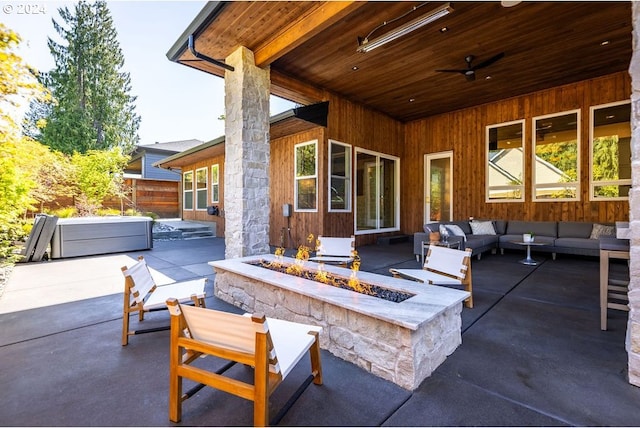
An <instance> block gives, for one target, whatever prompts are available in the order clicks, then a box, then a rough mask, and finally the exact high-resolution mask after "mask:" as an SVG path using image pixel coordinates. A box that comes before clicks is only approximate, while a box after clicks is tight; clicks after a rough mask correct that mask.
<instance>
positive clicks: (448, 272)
mask: <svg viewBox="0 0 640 428" xmlns="http://www.w3.org/2000/svg"><path fill="white" fill-rule="evenodd" d="M471 252H472V250H471V248H467V249H466V250H464V251H462V250H456V249H453V248H446V247H441V246H438V245H433V244H432V245H429V251H428V253H427V256H426V257H425V259H424V266H423V268H422V269H389V272H391V274H392V275H393V276H394V277H397V278H407V279H411V280H414V281H420V282H424V283H427V284H435V285H462V286H463V287H464V290H465V291H468V292H469V298H467V299H466V300H465V306H466V307H467V308H473V284H472V278H471Z"/></svg>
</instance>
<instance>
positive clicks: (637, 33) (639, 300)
mask: <svg viewBox="0 0 640 428" xmlns="http://www.w3.org/2000/svg"><path fill="white" fill-rule="evenodd" d="M631 7H632V21H633V55H632V57H631V65H630V67H629V74H630V75H631V87H632V93H631V130H632V131H631V132H632V134H631V165H632V167H631V168H632V169H631V178H632V183H633V185H632V191H631V195H630V197H629V211H630V212H629V220H630V224H631V249H630V251H631V253H630V256H631V261H630V274H631V275H630V277H631V282H630V284H629V323H628V326H627V352H628V354H629V382H630V383H631V384H633V385H636V386H640V5H639V4H638V3H637V2H632V6H631Z"/></svg>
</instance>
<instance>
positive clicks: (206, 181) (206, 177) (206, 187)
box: [193, 166, 209, 211]
mask: <svg viewBox="0 0 640 428" xmlns="http://www.w3.org/2000/svg"><path fill="white" fill-rule="evenodd" d="M201 171H204V188H198V184H199V183H200V182H199V181H198V172H201ZM193 183H194V186H195V192H194V194H195V197H196V198H195V208H196V211H206V210H207V201H208V200H209V198H208V196H209V172H208V168H207V167H206V166H205V167H202V168H196V171H195V180H193ZM202 192H204V198H203V199H202V200H203V201H204V207H200V206H198V203H199V202H200V198H199V197H198V196H199V195H200V194H201V193H202Z"/></svg>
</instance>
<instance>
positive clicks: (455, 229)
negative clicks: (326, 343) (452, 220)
mask: <svg viewBox="0 0 640 428" xmlns="http://www.w3.org/2000/svg"><path fill="white" fill-rule="evenodd" d="M445 227H446V229H447V232H448V233H449V235H453V236H462V241H463V242H465V241H466V240H467V235H465V233H464V230H462V229H461V228H460V226H458V225H457V224H447V225H445ZM440 235H442V231H440Z"/></svg>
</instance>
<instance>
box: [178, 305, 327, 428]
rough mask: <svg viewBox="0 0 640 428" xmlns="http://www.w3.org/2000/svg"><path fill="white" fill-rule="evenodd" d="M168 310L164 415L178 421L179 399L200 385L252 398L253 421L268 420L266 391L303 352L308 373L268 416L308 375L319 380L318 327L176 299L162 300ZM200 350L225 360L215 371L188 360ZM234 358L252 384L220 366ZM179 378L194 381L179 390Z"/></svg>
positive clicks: (290, 402)
mask: <svg viewBox="0 0 640 428" xmlns="http://www.w3.org/2000/svg"><path fill="white" fill-rule="evenodd" d="M167 305H168V307H169V312H170V313H171V350H170V353H169V357H170V362H169V364H170V369H169V373H170V381H169V419H170V420H171V421H173V422H179V421H180V419H181V418H182V402H183V401H184V400H186V399H187V398H189V397H191V396H193V395H194V394H195V392H197V391H198V390H200V389H201V388H202V387H204V386H209V387H211V388H216V389H219V390H221V391H225V392H227V393H229V394H233V395H237V396H239V397H242V398H244V399H247V400H251V401H253V424H254V425H255V426H265V425H267V424H268V423H269V396H270V395H271V394H272V393H273V391H274V390H275V389H276V387H277V386H278V385H280V383H281V382H282V381H283V380H284V379H285V377H286V376H287V375H288V374H289V373H290V372H291V370H292V369H293V368H294V367H295V365H296V364H297V363H298V362H299V361H300V359H301V358H302V357H303V355H304V354H306V353H307V352H309V355H310V357H311V374H310V375H309V376H308V377H307V378H306V380H305V381H304V383H303V384H302V385H301V386H300V387H299V388H298V390H297V391H296V392H295V394H294V395H293V397H292V398H291V399H289V400H288V402H287V404H286V405H285V406H284V408H283V409H282V410H281V411H280V412H279V413H278V415H277V416H276V417H275V418H274V420H273V421H272V423H274V424H276V423H278V422H279V421H280V419H281V418H282V416H284V413H285V412H286V411H287V410H288V409H289V408H290V407H291V405H293V403H294V402H295V400H296V399H297V398H298V397H299V396H300V395H301V394H302V392H303V391H304V390H305V389H306V388H307V386H309V384H310V383H311V382H312V381H313V383H315V384H316V385H321V384H322V365H321V362H320V346H319V343H318V335H319V333H320V332H321V331H322V327H316V326H312V325H306V324H300V323H294V322H289V321H282V320H277V319H273V318H265V317H264V316H260V315H253V316H251V315H249V314H245V315H238V314H232V313H228V312H221V311H217V310H213V309H207V308H199V307H193V306H185V305H180V304H179V303H178V302H177V300H176V299H170V300H169V301H167ZM200 356H215V357H219V358H222V359H225V360H228V361H229V363H228V364H227V365H226V366H224V367H223V368H222V369H220V370H218V371H217V372H215V373H214V372H210V371H207V370H205V369H202V368H198V367H193V366H191V365H190V364H191V363H192V362H193V361H195V360H197V359H198V357H200ZM235 363H241V364H245V365H246V366H251V367H253V368H254V375H253V384H251V383H247V382H243V381H240V380H237V379H234V378H231V377H228V376H224V372H225V371H226V370H227V369H229V368H230V367H231V366H233V365H234V364H235ZM183 378H187V379H191V380H193V381H196V382H199V383H200V384H199V385H197V386H195V387H194V388H192V389H191V390H190V391H187V392H186V393H184V394H183V392H182V380H183Z"/></svg>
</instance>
